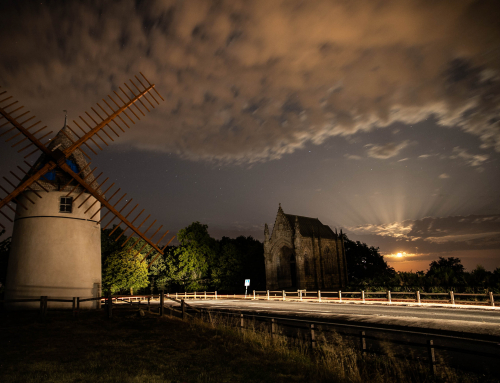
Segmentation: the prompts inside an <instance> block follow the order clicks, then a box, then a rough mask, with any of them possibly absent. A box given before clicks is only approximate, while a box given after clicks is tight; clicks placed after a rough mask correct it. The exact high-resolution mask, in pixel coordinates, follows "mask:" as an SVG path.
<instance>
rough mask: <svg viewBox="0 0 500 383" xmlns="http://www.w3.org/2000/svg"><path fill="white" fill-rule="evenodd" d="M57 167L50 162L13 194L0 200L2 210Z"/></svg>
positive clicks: (23, 182)
mask: <svg viewBox="0 0 500 383" xmlns="http://www.w3.org/2000/svg"><path fill="white" fill-rule="evenodd" d="M56 167H57V164H55V163H54V162H49V163H47V164H45V165H44V166H43V167H42V168H40V170H38V171H37V172H36V173H34V174H33V175H31V176H30V177H29V178H28V179H26V180H24V181H22V182H21V184H20V185H19V186H18V187H17V188H15V189H14V190H13V191H12V192H10V193H9V195H7V197H4V198H3V199H2V200H0V209H2V207H4V206H5V205H7V204H8V203H9V202H11V201H14V200H15V199H16V197H17V196H19V195H20V194H21V193H22V192H23V191H25V190H26V189H27V188H28V187H30V186H31V185H32V184H33V183H35V182H36V181H38V180H39V179H40V178H41V177H43V176H44V175H45V174H46V173H47V172H50V171H51V170H54V169H55V168H56Z"/></svg>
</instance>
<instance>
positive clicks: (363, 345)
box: [359, 331, 366, 355]
mask: <svg viewBox="0 0 500 383" xmlns="http://www.w3.org/2000/svg"><path fill="white" fill-rule="evenodd" d="M359 334H360V341H361V353H362V354H363V355H365V354H366V338H365V336H366V333H365V332H364V331H361V332H360V333H359Z"/></svg>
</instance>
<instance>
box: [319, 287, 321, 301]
mask: <svg viewBox="0 0 500 383" xmlns="http://www.w3.org/2000/svg"><path fill="white" fill-rule="evenodd" d="M318 301H319V302H321V290H318Z"/></svg>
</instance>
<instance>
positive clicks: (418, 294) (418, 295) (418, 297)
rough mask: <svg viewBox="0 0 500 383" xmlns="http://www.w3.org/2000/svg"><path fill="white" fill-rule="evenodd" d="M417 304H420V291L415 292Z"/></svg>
mask: <svg viewBox="0 0 500 383" xmlns="http://www.w3.org/2000/svg"><path fill="white" fill-rule="evenodd" d="M417 303H418V304H421V302H420V291H417Z"/></svg>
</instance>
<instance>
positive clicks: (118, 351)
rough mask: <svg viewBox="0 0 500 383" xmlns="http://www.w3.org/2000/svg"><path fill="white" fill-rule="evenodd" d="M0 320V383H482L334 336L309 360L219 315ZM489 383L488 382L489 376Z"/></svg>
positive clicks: (302, 349) (56, 315) (303, 351)
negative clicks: (373, 352) (363, 351)
mask: <svg viewBox="0 0 500 383" xmlns="http://www.w3.org/2000/svg"><path fill="white" fill-rule="evenodd" d="M113 315H114V317H113V319H112V320H107V319H105V316H104V313H103V312H102V311H82V312H81V314H80V316H79V318H78V319H75V318H73V317H72V316H71V313H70V312H69V311H50V310H49V313H48V316H47V318H46V319H45V320H44V321H41V320H40V318H39V317H38V313H37V312H14V313H2V314H1V315H0V381H2V382H23V383H24V382H90V381H92V382H273V383H278V382H290V381H291V382H400V381H406V382H476V381H477V382H479V381H481V382H484V381H487V379H486V378H485V377H477V376H466V375H463V374H457V373H456V372H455V371H452V370H449V369H446V368H441V371H440V374H441V375H440V376H436V377H434V376H432V375H431V373H430V371H429V369H428V367H427V366H425V365H421V364H420V363H418V362H415V361H411V362H407V361H402V360H399V359H393V358H389V357H380V356H365V357H362V356H361V355H360V354H359V353H358V352H357V351H356V350H354V349H352V348H350V347H349V346H348V345H346V344H343V342H342V340H341V339H340V338H339V342H338V344H336V345H334V346H328V347H326V346H322V347H319V350H318V351H317V352H316V353H314V354H312V353H310V351H309V350H308V348H307V347H306V345H305V344H298V345H297V344H294V345H291V344H289V342H288V340H287V339H286V338H284V337H279V336H278V337H275V338H274V339H272V338H271V337H270V336H269V335H268V334H261V333H258V332H257V333H255V332H252V331H244V332H240V331H238V330H236V329H233V328H231V327H229V326H227V323H224V320H223V318H218V317H214V318H213V324H207V323H201V322H198V321H191V322H188V321H186V322H183V321H182V320H180V319H177V318H170V317H162V318H160V317H159V316H158V314H153V313H148V312H145V313H144V316H141V315H139V311H138V310H137V309H135V310H134V309H120V310H114V312H113ZM491 381H493V380H491Z"/></svg>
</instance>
